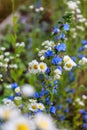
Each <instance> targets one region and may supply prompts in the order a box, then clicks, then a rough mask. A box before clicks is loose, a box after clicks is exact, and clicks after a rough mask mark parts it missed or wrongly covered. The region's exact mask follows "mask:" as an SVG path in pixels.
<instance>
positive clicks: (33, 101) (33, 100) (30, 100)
mask: <svg viewBox="0 0 87 130" xmlns="http://www.w3.org/2000/svg"><path fill="white" fill-rule="evenodd" d="M29 102H31V103H36V102H37V100H35V99H29Z"/></svg>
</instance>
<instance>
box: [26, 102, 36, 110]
mask: <svg viewBox="0 0 87 130" xmlns="http://www.w3.org/2000/svg"><path fill="white" fill-rule="evenodd" d="M28 109H29V110H30V111H33V112H36V111H37V110H38V105H37V103H36V102H34V103H31V104H29V106H28Z"/></svg>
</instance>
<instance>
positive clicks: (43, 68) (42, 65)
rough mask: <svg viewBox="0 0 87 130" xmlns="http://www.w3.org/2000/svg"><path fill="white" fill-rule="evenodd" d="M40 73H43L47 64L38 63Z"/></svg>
mask: <svg viewBox="0 0 87 130" xmlns="http://www.w3.org/2000/svg"><path fill="white" fill-rule="evenodd" d="M39 68H40V72H45V71H46V69H47V64H46V63H44V62H40V63H39Z"/></svg>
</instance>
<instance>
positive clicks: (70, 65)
mask: <svg viewBox="0 0 87 130" xmlns="http://www.w3.org/2000/svg"><path fill="white" fill-rule="evenodd" d="M75 66H76V63H75V62H74V61H73V60H70V61H67V62H66V63H65V65H64V69H65V70H66V71H70V70H71V69H72V68H73V67H75Z"/></svg>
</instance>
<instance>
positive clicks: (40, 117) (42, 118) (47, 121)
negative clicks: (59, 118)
mask: <svg viewBox="0 0 87 130" xmlns="http://www.w3.org/2000/svg"><path fill="white" fill-rule="evenodd" d="M34 120H35V123H36V126H37V128H38V129H40V130H56V128H55V125H54V123H53V120H52V118H51V117H50V116H49V115H45V114H42V113H39V114H36V116H35V119H34Z"/></svg>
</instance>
